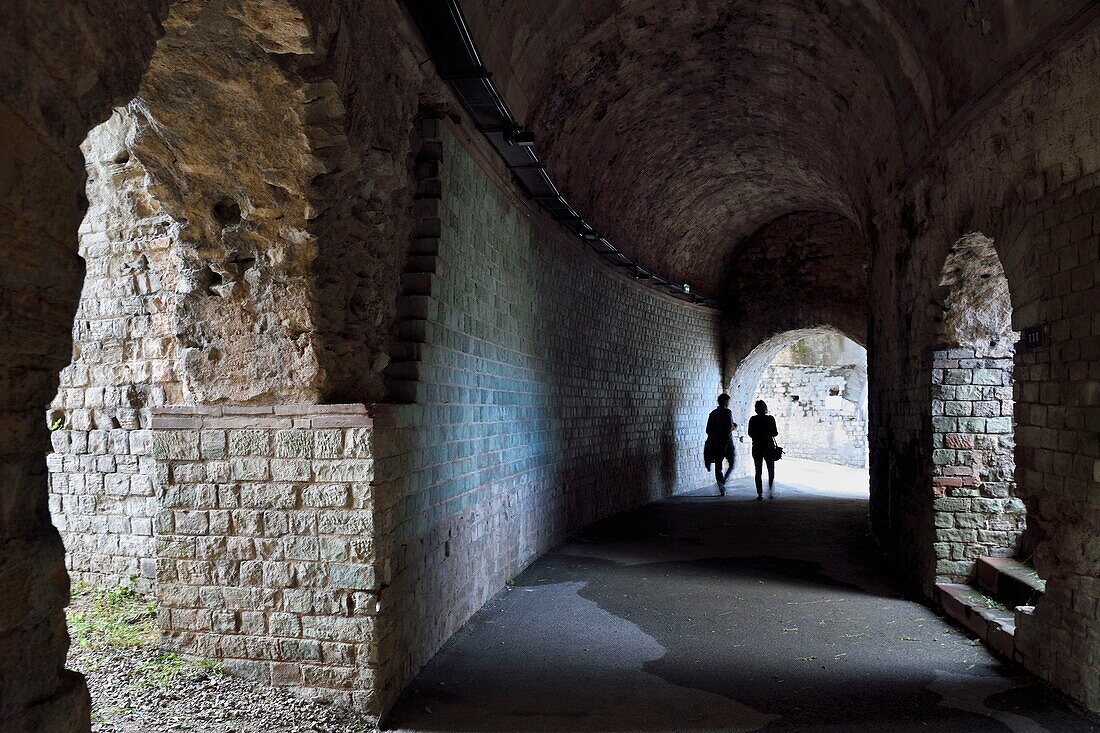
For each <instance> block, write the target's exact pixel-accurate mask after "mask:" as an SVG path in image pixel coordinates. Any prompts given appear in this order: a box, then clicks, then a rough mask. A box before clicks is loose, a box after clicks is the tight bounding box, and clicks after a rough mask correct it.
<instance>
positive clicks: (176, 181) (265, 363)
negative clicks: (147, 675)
mask: <svg viewBox="0 0 1100 733" xmlns="http://www.w3.org/2000/svg"><path fill="white" fill-rule="evenodd" d="M165 30H166V34H167V35H166V37H165V38H164V39H163V40H162V41H161V42H160V44H159V45H158V48H157V53H156V54H155V55H154V58H153V60H152V63H151V66H150V68H149V70H148V71H147V73H146V75H145V77H144V79H143V82H142V84H141V87H140V89H139V94H138V96H137V98H135V99H134V100H132V101H131V102H130V103H129V104H127V105H126V106H125V107H120V108H117V109H116V110H115V112H114V114H113V116H112V117H111V119H110V120H108V121H107V122H105V123H103V124H102V125H100V126H98V127H96V128H95V129H94V130H92V131H91V133H89V136H88V139H87V140H86V141H85V143H84V146H83V152H84V155H85V161H86V165H87V167H88V171H89V178H88V183H87V198H88V201H89V208H88V211H87V214H86V215H85V218H84V221H83V224H82V227H81V233H80V253H81V255H82V257H83V258H84V260H85V263H86V276H85V282H84V288H83V291H82V294H81V300H80V305H79V310H78V313H77V318H76V321H75V323H74V325H73V341H74V347H73V361H72V363H71V364H70V365H69V366H68V367H67V368H66V369H65V370H64V371H63V372H62V375H61V384H60V389H59V391H58V393H57V396H56V398H55V399H54V401H53V404H52V405H51V409H50V411H49V414H48V416H47V421H48V422H49V424H50V427H51V429H52V430H53V432H52V446H53V450H54V452H53V454H52V455H51V456H50V457H49V461H48V466H49V471H50V492H51V493H50V509H51V513H52V514H53V516H54V518H55V522H56V524H57V526H58V527H59V529H60V530H61V531H62V534H63V538H64V540H65V542H66V547H67V549H68V554H67V560H66V562H67V565H68V567H69V569H70V571H71V572H72V574H73V576H74V577H76V578H78V579H81V580H89V581H93V580H99V581H103V582H108V583H118V582H122V583H131V582H133V583H135V584H136V585H137V586H138V587H139V588H140V589H142V590H148V589H149V588H150V587H151V584H152V579H153V578H152V571H153V568H152V565H153V562H152V559H151V558H152V543H153V532H152V519H153V511H154V508H155V507H154V505H155V501H154V498H153V493H152V483H151V469H150V461H151V459H150V457H149V456H148V442H149V438H148V433H147V429H148V427H149V425H148V419H149V413H148V409H149V408H150V407H153V406H158V405H164V404H219V403H230V404H255V403H270V402H273V401H316V400H318V399H319V398H320V396H321V394H322V393H323V392H324V391H325V387H324V386H323V382H324V380H325V378H326V372H325V370H324V368H323V367H322V365H321V363H320V358H319V356H318V354H317V350H318V348H319V347H318V339H319V332H320V331H321V330H322V329H321V327H320V326H319V325H318V322H317V319H316V317H315V316H316V313H317V311H318V309H319V306H318V290H319V284H318V279H319V278H318V276H317V274H316V273H315V272H314V271H313V265H314V262H315V260H316V259H317V253H318V245H317V239H318V235H319V233H321V232H323V233H324V234H326V235H329V234H333V232H331V228H330V227H315V226H314V220H315V219H317V218H319V217H318V213H319V211H320V210H321V209H322V208H324V206H322V205H321V204H319V203H318V199H320V198H322V197H323V196H325V195H331V191H329V190H328V189H325V190H320V189H318V187H317V185H318V181H321V182H324V183H326V184H331V183H332V182H331V181H330V180H329V179H330V178H334V177H338V176H332V175H330V174H331V173H332V172H333V171H335V170H337V169H339V168H341V167H351V168H353V167H354V166H353V165H352V163H353V161H350V162H349V153H348V151H347V142H346V139H344V138H343V133H342V124H343V107H342V105H341V103H340V100H339V97H338V94H337V91H336V88H335V86H334V85H333V83H332V82H331V81H326V80H323V79H310V80H308V81H307V80H306V79H305V78H303V76H302V73H301V72H302V68H303V67H308V65H309V64H315V63H316V61H315V60H313V57H312V55H311V53H312V49H311V38H310V35H309V31H308V27H307V25H306V23H305V20H304V19H303V18H302V17H301V15H300V14H299V13H298V11H297V10H296V9H295V8H294V7H293V6H292V5H290V4H289V3H273V4H269V5H268V6H266V7H265V8H264V9H262V10H260V9H257V8H244V7H242V6H239V5H237V4H235V3H232V2H218V3H204V4H185V5H181V6H179V7H177V8H176V9H174V10H173V12H172V14H171V16H170V17H169V19H168V21H167V22H166V29H165ZM230 51H231V53H230ZM344 175H347V174H346V173H344ZM339 200H340V201H344V200H346V197H343V198H340V199H339ZM344 234H347V232H346V231H345V232H344ZM341 241H343V240H341Z"/></svg>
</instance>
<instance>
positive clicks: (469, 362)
mask: <svg viewBox="0 0 1100 733" xmlns="http://www.w3.org/2000/svg"><path fill="white" fill-rule="evenodd" d="M425 127H426V128H427V129H426V131H427V133H428V137H429V139H428V140H426V144H425V149H426V150H427V151H441V152H439V153H432V155H433V157H437V158H438V159H437V160H434V161H431V162H430V163H429V162H426V161H422V170H426V171H428V172H429V177H430V178H431V179H432V180H433V182H434V184H436V185H425V186H423V189H424V190H432V191H441V194H439V198H433V199H424V200H422V201H421V207H420V209H419V211H420V212H421V214H422V215H423V217H424V219H423V221H422V224H421V232H422V235H423V236H422V237H421V238H420V239H419V240H418V242H417V243H416V244H415V245H414V250H415V251H419V252H434V255H417V256H414V257H412V258H411V259H410V265H409V268H410V270H418V271H419V272H412V271H407V272H406V276H405V282H406V284H407V286H408V287H407V289H406V293H407V294H406V296H405V297H404V298H403V301H402V305H401V308H402V309H403V310H404V311H405V312H406V314H407V315H409V316H410V317H409V318H408V319H407V320H406V321H405V322H404V323H402V324H401V325H400V327H399V328H400V332H401V333H402V334H403V335H404V336H405V338H406V343H405V344H404V349H405V352H404V355H406V356H408V355H409V354H413V353H414V354H415V356H416V357H417V358H416V359H412V360H407V361H405V362H400V363H399V364H395V365H394V367H395V369H394V370H393V373H395V374H400V375H401V376H405V377H408V376H412V375H414V374H415V375H416V377H417V380H416V381H413V380H409V381H407V383H406V386H409V387H411V390H410V391H409V392H408V394H407V396H408V397H410V398H413V399H415V403H414V404H408V405H400V406H396V407H395V408H394V410H393V414H392V415H391V416H390V423H389V425H390V426H391V427H388V428H387V427H384V425H385V424H384V423H383V422H382V420H381V418H380V416H379V415H377V414H376V416H375V426H376V431H377V432H376V441H377V445H376V466H375V471H376V477H375V480H376V483H377V484H378V496H379V501H380V502H382V503H384V504H387V505H388V506H387V509H388V512H387V516H388V527H389V530H390V531H391V532H392V534H391V535H390V538H389V539H390V541H389V543H388V544H389V545H390V546H391V547H392V548H393V555H392V557H390V558H388V561H389V570H390V579H389V582H390V583H391V587H390V588H389V589H388V590H387V591H386V594H385V595H384V596H383V604H385V602H386V601H385V599H386V598H392V599H393V600H392V601H391V603H395V604H397V606H396V607H393V606H391V607H389V609H388V611H389V613H390V614H391V618H393V619H394V620H395V621H396V628H395V629H394V635H393V637H392V638H390V639H388V640H387V648H386V649H384V650H383V654H389V653H392V654H394V655H395V667H394V670H393V671H394V675H395V677H394V679H393V682H392V685H391V688H390V690H389V692H390V693H393V692H396V691H397V690H398V689H399V687H400V685H401V683H402V682H403V680H404V679H406V678H407V676H408V675H409V674H410V673H411V672H412V671H413V670H415V669H416V668H418V667H419V666H420V665H421V664H423V663H424V662H426V661H427V660H428V659H429V658H430V656H431V655H432V654H433V653H434V652H435V650H436V649H437V648H438V647H439V646H440V644H442V643H443V641H445V640H446V638H447V637H448V636H449V635H450V634H451V633H453V632H454V631H455V630H457V629H458V627H459V626H460V625H461V624H462V622H463V621H465V620H466V619H467V618H468V617H469V616H470V614H472V613H473V612H474V611H476V610H477V609H478V608H480V607H481V605H482V604H483V603H484V602H485V601H486V600H487V599H488V598H489V596H491V595H492V594H493V593H494V592H496V591H497V590H498V589H500V588H501V587H503V585H504V583H505V581H506V580H507V579H508V578H509V577H510V576H512V575H514V574H515V573H517V572H518V571H519V570H521V569H522V568H523V567H524V566H525V565H527V563H529V562H530V561H531V560H533V559H534V558H535V557H536V556H538V555H539V554H540V553H542V552H544V551H545V550H547V549H549V548H550V547H551V546H553V545H554V544H556V543H557V542H559V541H561V540H562V539H563V538H564V537H566V536H567V535H568V534H569V533H570V532H572V531H574V530H576V529H578V528H580V527H581V526H583V525H585V524H587V523H589V522H592V521H594V520H596V519H599V518H601V517H605V516H607V515H609V514H612V513H614V512H618V511H622V510H624V509H629V508H631V507H634V506H637V505H639V504H642V503H644V502H647V501H650V500H652V499H656V498H660V497H662V496H666V495H668V494H669V493H671V492H672V491H674V490H676V489H677V488H688V487H696V486H700V485H703V484H706V483H707V482H708V481H713V479H708V474H707V472H706V470H705V469H704V467H703V465H702V458H701V450H702V437H703V429H704V427H705V420H706V415H707V413H708V412H709V411H710V409H711V407H712V403H713V400H714V398H715V396H716V395H717V393H718V391H719V389H720V385H721V379H720V374H719V354H720V349H719V345H718V343H717V333H718V331H717V328H718V324H717V314H716V313H715V312H713V311H710V310H706V309H703V308H700V307H697V306H691V305H688V304H686V303H682V302H680V301H677V300H674V299H672V298H668V297H665V296H661V295H658V294H656V293H653V292H652V291H650V290H649V289H647V288H643V287H639V286H637V285H635V284H634V283H633V282H632V281H630V280H629V279H627V278H625V277H622V276H620V275H618V274H615V273H613V272H612V271H610V270H609V269H607V268H606V267H604V266H602V265H601V264H599V263H595V262H593V261H591V260H590V259H588V255H587V254H586V253H585V250H584V249H583V248H582V247H581V246H580V244H579V243H578V242H577V241H576V240H574V239H572V238H570V237H567V236H566V235H565V234H564V233H563V229H562V228H561V227H559V226H558V225H556V224H555V223H553V222H551V221H548V220H546V219H544V218H543V217H542V215H541V214H532V210H531V209H530V208H529V207H528V206H527V205H526V204H524V203H521V202H519V201H517V200H516V199H514V198H513V197H512V195H511V194H510V189H509V188H505V187H502V186H501V185H500V184H499V183H498V182H497V181H496V180H494V178H493V177H492V176H491V175H489V174H487V173H486V171H485V170H484V169H483V168H482V166H481V165H479V162H478V158H477V156H478V152H477V150H476V149H475V150H474V151H473V152H471V151H468V150H467V149H466V148H464V147H463V145H462V144H460V142H459V141H458V140H457V139H456V137H455V135H454V134H452V132H451V130H450V128H449V127H446V126H443V125H440V124H438V123H435V122H432V121H429V122H427V123H426V125H425ZM436 135H438V137H435V136H436ZM488 169H489V170H492V168H491V167H489V168H488ZM435 174H438V176H437V177H436V176H435ZM506 191H508V192H506ZM436 235H438V236H436ZM410 288H412V289H414V290H415V291H416V293H418V294H415V295H414V294H412V290H410ZM384 562H385V561H383V563H384Z"/></svg>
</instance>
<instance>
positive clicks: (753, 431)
mask: <svg viewBox="0 0 1100 733" xmlns="http://www.w3.org/2000/svg"><path fill="white" fill-rule="evenodd" d="M777 435H779V430H778V429H776V427H775V418H774V417H772V416H771V415H753V416H752V417H750V418H749V437H750V438H752V445H753V447H754V448H755V447H756V446H764V445H766V446H772V445H775V441H774V440H773V438H775V436H777Z"/></svg>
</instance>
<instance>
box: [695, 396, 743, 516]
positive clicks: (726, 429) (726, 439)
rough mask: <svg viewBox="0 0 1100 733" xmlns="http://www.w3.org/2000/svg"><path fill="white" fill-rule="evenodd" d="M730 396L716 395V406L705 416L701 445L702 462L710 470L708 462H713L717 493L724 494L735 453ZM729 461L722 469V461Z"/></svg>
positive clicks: (734, 424)
mask: <svg viewBox="0 0 1100 733" xmlns="http://www.w3.org/2000/svg"><path fill="white" fill-rule="evenodd" d="M729 404H730V396H729V395H728V394H720V395H718V407H716V408H714V409H713V410H711V411H710V417H708V418H707V442H706V444H704V446H703V462H704V463H705V464H706V466H707V470H708V471H709V470H710V464H712V463H713V464H714V480H715V481H717V482H718V493H720V494H721V495H722V496H725V495H726V479H727V478H729V475H730V471H732V470H733V463H734V460H735V454H734V449H733V429H734V428H736V427H737V423H735V422H734V421H733V411H732V410H730V408H729ZM723 460H725V461H728V462H729V468H727V469H726V470H725V471H722V461H723Z"/></svg>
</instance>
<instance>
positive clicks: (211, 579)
mask: <svg viewBox="0 0 1100 733" xmlns="http://www.w3.org/2000/svg"><path fill="white" fill-rule="evenodd" d="M371 434H372V421H371V419H370V417H369V416H368V414H367V410H366V408H365V407H364V406H363V405H275V406H268V407H235V408H234V407H166V408H159V409H156V410H154V411H153V416H152V435H153V444H152V455H153V457H154V458H155V459H156V482H157V488H158V491H159V493H160V502H159V509H158V512H157V517H156V533H157V540H156V558H157V602H158V614H159V616H158V624H159V626H160V629H161V638H162V642H163V643H164V644H165V645H167V646H168V647H169V648H172V649H176V650H178V651H181V652H184V653H187V654H194V655H198V656H202V657H208V658H212V659H218V660H221V661H222V662H223V663H224V664H225V665H226V667H227V668H228V669H229V670H230V671H232V672H234V673H237V674H242V675H244V676H247V677H251V678H253V679H258V680H261V681H264V682H268V683H271V684H275V685H284V686H288V687H291V688H293V689H295V691H297V692H299V693H300V694H303V695H306V696H310V697H321V698H325V699H330V700H333V701H336V702H340V703H343V704H346V705H352V706H355V707H358V708H360V709H363V710H365V711H367V712H377V709H378V700H377V697H376V695H375V691H374V687H375V679H376V677H377V676H378V675H377V673H376V670H377V667H378V664H379V660H378V656H377V644H376V642H377V636H378V634H377V628H378V613H379V600H380V599H379V587H380V585H379V574H378V569H377V565H376V541H375V528H376V512H375V508H374V504H375V495H374V492H373V489H372V487H371V480H372V477H373V470H374V469H373V465H374V464H373V457H372V450H371Z"/></svg>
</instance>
